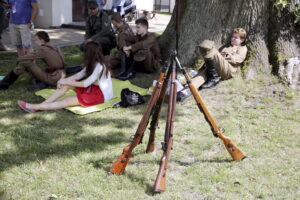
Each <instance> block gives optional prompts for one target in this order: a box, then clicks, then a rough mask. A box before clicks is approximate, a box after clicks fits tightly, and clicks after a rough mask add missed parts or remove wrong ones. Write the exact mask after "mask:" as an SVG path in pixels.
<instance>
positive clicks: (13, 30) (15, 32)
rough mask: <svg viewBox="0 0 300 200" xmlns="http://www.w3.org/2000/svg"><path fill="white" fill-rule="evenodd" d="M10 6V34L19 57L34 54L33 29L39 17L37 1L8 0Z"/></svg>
mask: <svg viewBox="0 0 300 200" xmlns="http://www.w3.org/2000/svg"><path fill="white" fill-rule="evenodd" d="M8 3H9V4H10V20H9V32H10V37H11V40H12V42H13V44H14V45H15V46H16V48H17V52H18V56H19V57H20V56H23V55H25V54H27V53H29V52H32V51H33V50H32V46H31V28H32V26H33V22H34V20H35V19H36V17H37V15H38V3H37V0H8Z"/></svg>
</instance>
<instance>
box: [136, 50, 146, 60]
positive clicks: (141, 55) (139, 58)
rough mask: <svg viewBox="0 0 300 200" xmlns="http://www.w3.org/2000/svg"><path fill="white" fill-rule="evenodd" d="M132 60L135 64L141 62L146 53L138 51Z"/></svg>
mask: <svg viewBox="0 0 300 200" xmlns="http://www.w3.org/2000/svg"><path fill="white" fill-rule="evenodd" d="M133 59H134V60H135V61H137V62H142V61H144V60H145V59H146V53H145V52H144V51H143V50H140V51H138V52H136V53H135V54H134V56H133Z"/></svg>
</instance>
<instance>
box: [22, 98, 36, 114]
mask: <svg viewBox="0 0 300 200" xmlns="http://www.w3.org/2000/svg"><path fill="white" fill-rule="evenodd" d="M17 102H18V105H19V106H20V108H22V110H24V111H26V112H29V113H34V112H36V110H34V109H29V108H26V104H27V103H26V102H25V101H21V100H18V101H17Z"/></svg>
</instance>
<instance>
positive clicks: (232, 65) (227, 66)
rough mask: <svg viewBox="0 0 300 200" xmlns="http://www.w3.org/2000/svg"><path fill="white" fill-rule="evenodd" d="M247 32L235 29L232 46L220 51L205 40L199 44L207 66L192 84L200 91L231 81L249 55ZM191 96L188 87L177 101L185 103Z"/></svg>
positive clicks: (178, 96)
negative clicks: (221, 82)
mask: <svg viewBox="0 0 300 200" xmlns="http://www.w3.org/2000/svg"><path fill="white" fill-rule="evenodd" d="M245 39H246V31H245V30H244V29H242V28H235V29H234V30H233V33H232V36H231V43H230V45H227V46H224V47H222V48H221V49H220V51H218V50H217V49H216V48H215V45H214V42H213V41H210V40H204V41H203V42H202V43H200V44H199V48H200V52H201V54H202V56H203V57H204V61H205V65H204V66H203V67H202V68H201V69H200V70H199V72H198V74H197V75H196V76H195V77H194V78H192V83H193V84H194V85H195V87H197V88H199V89H208V88H212V87H214V86H216V85H217V84H218V83H219V81H220V80H221V79H222V80H226V79H230V78H232V77H234V76H235V74H236V73H237V68H238V67H239V66H240V65H241V64H242V63H243V61H244V60H245V58H246V54H247V47H246V46H244V44H245ZM190 95H191V91H190V89H189V87H188V86H186V87H185V88H183V89H182V90H181V91H179V92H178V93H177V101H183V100H184V99H185V98H187V97H188V96H190Z"/></svg>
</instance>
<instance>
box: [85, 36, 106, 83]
mask: <svg viewBox="0 0 300 200" xmlns="http://www.w3.org/2000/svg"><path fill="white" fill-rule="evenodd" d="M97 62H99V63H100V64H101V65H102V66H103V69H102V72H101V74H100V77H102V75H103V73H105V76H106V77H107V76H108V72H109V71H110V68H109V67H108V65H106V64H105V59H104V56H103V54H102V48H101V45H100V44H98V43H96V42H94V41H91V42H88V43H87V44H86V46H85V51H84V65H85V67H86V76H85V77H89V76H90V75H91V74H92V73H93V71H94V69H95V67H96V63H97ZM100 77H99V78H100Z"/></svg>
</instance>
